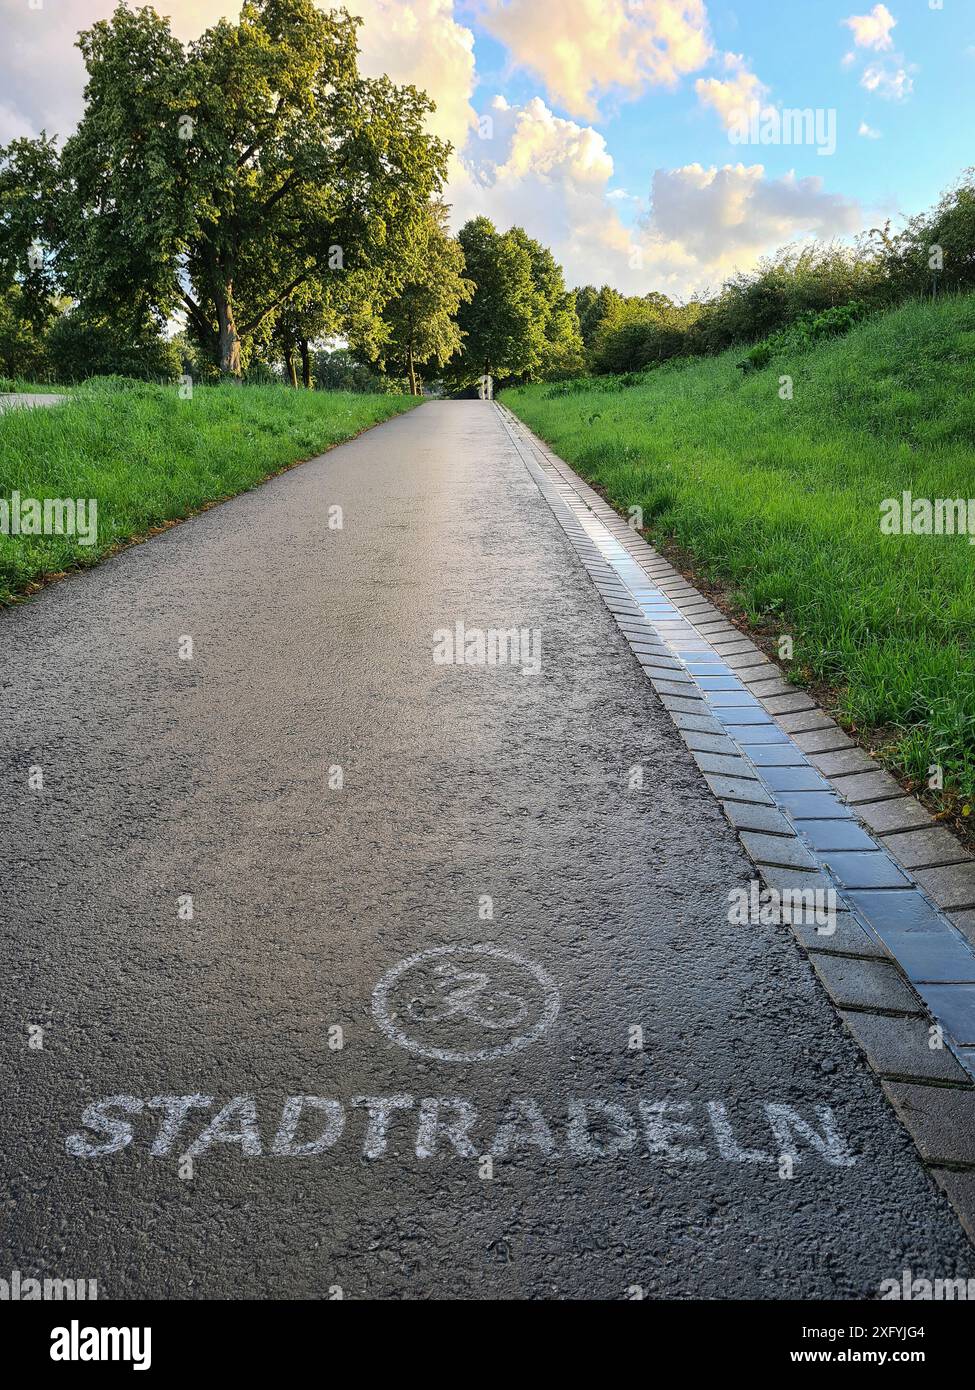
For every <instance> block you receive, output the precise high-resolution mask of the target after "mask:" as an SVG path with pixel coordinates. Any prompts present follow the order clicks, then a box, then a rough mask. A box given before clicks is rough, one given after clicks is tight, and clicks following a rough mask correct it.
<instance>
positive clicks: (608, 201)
mask: <svg viewBox="0 0 975 1390" xmlns="http://www.w3.org/2000/svg"><path fill="white" fill-rule="evenodd" d="M492 114H493V117H494V139H493V141H479V140H477V139H476V137H475V138H472V140H471V141H470V142H469V144H468V146H467V149H466V150H465V152H464V165H465V173H464V176H463V178H462V179H460V180H459V181H458V182H457V183H456V184H455V185H453V186H452V187H451V189H450V190H449V194H450V197H451V200H452V202H453V204H454V223H455V226H459V225H460V224H461V223H462V222H464V221H466V220H467V218H469V217H473V216H476V215H478V214H483V215H485V216H487V217H490V218H491V219H492V221H494V223H495V224H496V225H497V226H498V227H500V228H507V227H509V226H511V225H512V224H517V225H520V226H523V227H525V229H526V230H527V231H528V233H529V235H530V236H534V237H537V238H538V239H539V240H540V241H542V242H544V244H545V245H547V246H550V247H551V248H552V251H553V253H554V255H555V256H556V258H557V259H558V260H559V261H561V263H562V264H563V266H564V267H565V272H566V279H567V281H568V283H570V284H588V283H595V284H602V283H604V282H605V283H609V284H613V285H616V286H617V287H618V288H619V289H621V290H624V291H626V292H628V293H633V294H636V293H645V292H646V291H648V290H651V289H659V290H663V291H665V292H667V293H669V294H672V295H686V294H688V293H690V292H691V291H693V290H694V289H697V288H703V287H704V286H706V285H709V284H710V285H715V284H717V283H719V282H720V281H721V280H722V279H723V278H725V277H726V276H727V275H729V274H731V273H732V272H733V271H734V270H736V269H749V268H751V267H752V266H753V265H754V264H755V262H756V261H757V260H758V259H759V258H760V257H761V256H762V255H763V254H765V253H766V252H768V251H770V250H772V249H774V248H775V247H777V246H779V245H781V244H782V243H784V242H787V241H792V240H796V239H800V238H803V237H807V236H819V237H832V236H838V235H844V234H847V233H850V232H854V231H856V230H858V229H859V227H860V226H861V225H862V216H861V213H860V210H859V207H858V206H857V204H856V203H855V202H852V201H850V200H847V199H845V198H842V197H839V196H837V195H835V194H830V193H827V192H826V191H825V190H824V188H823V185H822V180H821V179H818V178H806V179H798V178H796V176H795V175H794V174H789V175H787V176H786V177H785V178H781V179H774V180H773V179H769V178H767V177H766V174H765V170H764V168H763V167H762V165H760V164H758V165H752V166H750V167H746V166H744V165H742V164H737V165H726V166H725V167H724V168H716V167H711V168H704V167H702V166H701V165H700V164H690V165H686V166H684V167H683V168H680V169H658V170H656V172H654V173H653V175H652V198H651V208H650V211H649V213H648V214H647V215H646V216H645V217H644V218H643V219H642V220H634V218H633V216H632V213H631V211H630V210H631V207H632V200H628V199H625V198H622V199H621V198H620V197H619V191H618V190H610V189H609V187H608V185H609V183H610V181H611V179H612V177H613V160H612V156H611V155H610V153H609V151H608V149H607V148H606V143H605V141H604V139H603V137H602V135H600V134H599V132H598V131H596V130H593V129H592V127H588V126H583V125H579V124H577V123H576V122H574V121H570V120H565V119H563V118H562V117H559V116H557V115H555V114H554V113H553V112H552V111H551V110H550V109H549V108H548V107H547V106H546V104H545V103H544V102H543V101H542V100H540V99H539V98H537V97H536V98H535V99H534V100H532V101H530V102H528V103H526V105H524V106H522V107H515V106H510V105H509V104H508V103H507V102H506V101H505V100H504V98H500V97H496V98H495V100H494V103H493V105H492ZM627 214H629V216H628V215H627Z"/></svg>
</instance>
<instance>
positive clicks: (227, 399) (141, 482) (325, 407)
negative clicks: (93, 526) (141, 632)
mask: <svg viewBox="0 0 975 1390" xmlns="http://www.w3.org/2000/svg"><path fill="white" fill-rule="evenodd" d="M47 389H53V388H47ZM415 404H417V402H416V401H415V400H414V399H412V398H411V397H409V396H380V395H376V396H368V395H353V394H351V393H349V392H341V391H336V392H326V391H291V390H288V389H286V388H284V387H276V386H241V387H209V388H208V387H197V388H195V390H194V392H193V396H192V399H190V400H181V399H180V397H179V395H178V394H177V390H176V388H175V387H163V386H150V385H144V384H141V383H140V384H136V383H133V384H131V385H129V386H128V387H127V388H126V387H124V386H123V385H122V384H121V383H117V382H116V383H112V382H111V381H110V380H109V381H106V382H104V383H101V384H99V383H98V382H97V381H95V382H92V383H91V384H89V385H88V386H86V387H78V388H76V389H75V390H73V391H72V392H71V394H70V396H69V399H68V400H67V401H66V402H65V404H64V405H60V406H55V407H51V408H44V409H30V410H24V409H18V410H8V411H5V412H4V413H3V414H0V499H2V500H5V501H7V502H8V503H9V501H10V499H11V496H12V494H13V493H14V492H18V493H19V494H20V496H21V498H37V499H38V500H39V501H41V502H43V500H44V499H45V498H95V499H96V500H97V502H98V529H97V540H96V543H95V544H94V545H91V546H88V545H83V544H81V543H80V541H79V539H78V538H77V537H74V536H70V535H60V536H58V535H53V536H25V535H20V536H14V535H4V534H2V533H0V605H2V604H8V603H10V602H12V601H13V600H14V599H15V598H16V597H17V596H18V595H22V594H24V593H26V592H31V591H32V590H33V589H34V588H36V587H37V586H38V585H40V584H42V583H44V582H46V581H47V580H49V579H51V578H53V577H55V576H57V575H60V574H62V573H63V572H64V571H66V570H69V569H74V568H78V567H80V566H88V565H92V564H94V563H96V562H97V561H98V560H99V559H101V558H103V557H104V556H105V555H107V554H110V553H112V552H113V551H114V550H117V549H118V548H119V546H120V545H121V544H123V543H124V542H126V541H128V540H131V539H133V538H136V537H139V536H144V535H146V534H151V533H152V532H153V531H156V530H158V529H159V528H161V527H164V526H166V525H167V524H170V523H172V522H174V521H176V520H179V519H181V518H184V517H187V516H190V515H191V514H192V513H193V512H196V511H199V510H200V509H201V508H203V507H206V506H209V505H210V504H212V503H214V502H219V501H223V500H225V499H226V498H228V497H232V496H234V494H235V493H238V492H243V491H245V490H246V489H247V488H251V487H254V486H255V485H256V484H257V483H260V482H262V481H264V480H265V479H266V478H268V477H270V476H271V475H272V474H274V473H276V472H280V471H281V470H282V469H283V468H286V467H288V466H290V465H291V464H294V463H296V462H299V461H301V460H303V459H308V458H312V457H314V456H315V455H316V454H320V453H323V452H324V451H325V450H326V449H330V448H332V447H333V446H334V445H336V444H341V443H343V442H344V441H345V440H347V439H351V438H352V437H353V436H354V435H356V434H359V433H360V432H361V431H362V430H364V429H368V428H369V427H370V426H371V425H375V424H378V423H379V422H380V421H382V420H388V419H389V418H390V417H391V416H393V415H398V414H400V413H402V412H403V411H405V410H409V409H411V407H412V406H413V405H415Z"/></svg>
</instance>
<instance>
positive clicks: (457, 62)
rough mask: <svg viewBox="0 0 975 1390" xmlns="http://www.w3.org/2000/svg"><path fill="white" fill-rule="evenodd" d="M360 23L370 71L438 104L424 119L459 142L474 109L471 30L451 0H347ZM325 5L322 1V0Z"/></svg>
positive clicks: (445, 136)
mask: <svg viewBox="0 0 975 1390" xmlns="http://www.w3.org/2000/svg"><path fill="white" fill-rule="evenodd" d="M345 3H346V8H347V9H348V10H349V12H350V13H351V14H355V15H360V16H361V17H362V19H363V20H364V21H365V23H364V24H363V25H362V26H361V28H360V29H359V47H360V58H359V65H360V67H361V69H362V71H363V72H364V73H365V74H366V75H367V76H369V77H374V76H378V75H379V74H381V73H388V74H389V76H390V77H391V78H392V79H393V81H394V82H397V83H399V84H401V85H406V84H408V83H412V85H413V86H415V87H419V88H420V90H421V91H423V92H426V94H427V96H429V97H430V98H431V99H432V100H433V101H435V102H436V104H437V109H436V111H435V112H434V114H433V116H432V117H431V118H430V121H429V122H428V128H429V129H430V130H432V131H433V133H434V134H435V135H440V136H442V137H443V139H445V140H449V141H450V142H451V143H452V144H453V145H455V146H456V147H458V148H459V147H461V146H463V144H464V142H465V141H466V139H467V133H468V130H469V129H470V127H471V125H472V124H474V123H475V121H476V115H475V112H474V109H473V107H472V106H471V95H472V93H473V91H474V83H475V74H474V35H473V33H472V32H471V30H470V29H467V28H465V27H464V26H463V25H461V24H458V23H457V21H456V20H455V19H454V5H453V0H410V3H404V0H345ZM323 7H324V6H323Z"/></svg>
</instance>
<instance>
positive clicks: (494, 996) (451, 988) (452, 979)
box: [407, 961, 528, 1031]
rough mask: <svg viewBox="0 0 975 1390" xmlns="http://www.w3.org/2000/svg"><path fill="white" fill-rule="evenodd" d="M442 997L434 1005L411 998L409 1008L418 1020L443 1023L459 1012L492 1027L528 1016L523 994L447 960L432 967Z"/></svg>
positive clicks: (511, 1025) (515, 1022) (510, 1025)
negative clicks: (494, 983)
mask: <svg viewBox="0 0 975 1390" xmlns="http://www.w3.org/2000/svg"><path fill="white" fill-rule="evenodd" d="M433 973H434V975H436V976H437V977H438V980H439V987H440V990H441V998H440V1001H439V1004H437V1003H435V1004H434V1006H433V1008H432V1009H431V1008H430V1007H429V1005H428V1003H427V1001H426V1000H424V999H411V1000H410V1003H409V1005H408V1009H407V1012H408V1013H409V1015H410V1017H411V1018H413V1019H414V1020H416V1021H417V1022H421V1021H426V1022H428V1023H440V1022H442V1021H443V1020H444V1019H447V1018H456V1017H457V1016H458V1015H459V1016H460V1017H462V1018H466V1019H469V1020H470V1021H471V1023H477V1024H480V1026H481V1027H482V1028H490V1029H491V1030H492V1031H493V1030H495V1029H499V1028H517V1027H518V1025H519V1023H523V1022H524V1021H525V1019H526V1018H527V1017H528V1003H527V1001H526V1000H525V999H524V998H523V997H522V996H521V995H520V994H509V993H508V992H507V990H503V989H492V982H491V977H490V976H489V975H485V974H484V973H483V972H482V971H479V970H458V968H457V966H456V965H452V964H451V963H450V962H449V961H444V962H443V964H442V965H437V966H435V967H434V970H433Z"/></svg>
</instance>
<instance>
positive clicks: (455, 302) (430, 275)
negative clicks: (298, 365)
mask: <svg viewBox="0 0 975 1390" xmlns="http://www.w3.org/2000/svg"><path fill="white" fill-rule="evenodd" d="M473 295H474V284H473V281H471V280H468V279H466V278H465V276H464V253H463V251H462V250H461V247H460V243H459V242H457V241H455V240H454V239H453V238H452V237H451V236H449V234H448V232H447V209H446V208H445V207H444V205H443V204H442V203H436V204H432V205H431V206H430V207H429V209H428V210H427V213H426V217H425V220H424V222H423V224H422V226H421V227H420V229H419V231H418V233H417V236H416V238H415V240H414V242H413V244H412V246H411V248H410V252H409V263H408V268H407V270H406V273H405V276H404V281H403V284H402V286H401V288H400V289H399V291H398V292H397V294H395V295H394V296H393V297H392V298H391V299H390V300H389V301H388V302H387V303H386V305H385V307H384V308H383V312H382V318H383V324H384V326H385V329H386V337H385V343H384V345H383V348H382V351H381V358H382V361H383V365H384V366H385V367H389V366H392V365H397V366H401V367H402V368H403V369H404V370H405V372H406V376H407V380H408V381H409V384H410V393H411V395H414V396H415V395H417V394H418V393H419V385H418V383H417V375H416V368H417V365H422V364H423V363H425V362H429V361H431V360H434V361H436V362H437V363H438V365H439V366H441V367H443V366H444V365H445V364H446V363H447V362H448V361H449V360H450V358H451V357H452V356H453V355H454V354H455V353H456V352H457V351H458V350H459V349H460V346H461V343H462V341H463V335H462V333H461V330H460V327H459V325H458V323H457V317H456V316H457V313H458V311H459V309H460V306H461V305H462V304H466V303H468V302H469V301H470V300H471V299H472V297H473Z"/></svg>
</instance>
